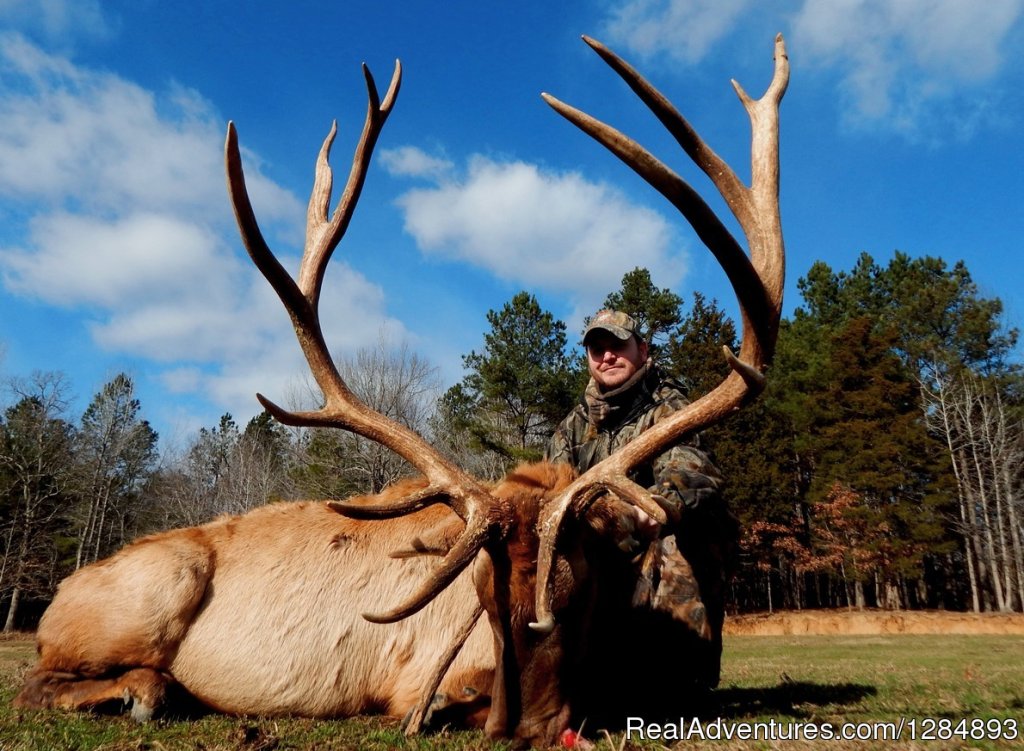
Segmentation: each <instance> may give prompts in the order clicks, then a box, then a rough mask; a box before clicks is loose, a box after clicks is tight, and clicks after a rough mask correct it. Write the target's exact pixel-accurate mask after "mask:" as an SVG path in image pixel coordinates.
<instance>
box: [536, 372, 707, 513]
mask: <svg viewBox="0 0 1024 751" xmlns="http://www.w3.org/2000/svg"><path fill="white" fill-rule="evenodd" d="M608 401H609V403H608V407H609V409H608V414H607V416H606V417H604V419H603V420H601V422H600V424H596V425H595V424H593V423H592V421H591V419H590V417H589V413H590V410H589V409H588V405H587V402H586V400H585V399H584V400H581V401H580V403H579V404H577V405H576V407H575V408H574V409H573V410H572V412H570V413H569V415H568V417H566V418H565V419H564V420H563V421H562V422H561V423H560V424H559V426H558V427H557V428H556V429H555V433H554V435H553V436H552V437H551V441H550V442H549V444H548V448H547V451H546V452H545V458H546V459H547V460H548V461H553V462H566V463H568V464H572V465H573V466H575V467H576V469H577V471H579V472H584V471H586V470H587V469H589V468H590V467H592V466H593V465H595V464H597V463H598V462H599V461H601V460H602V459H604V458H605V457H607V456H609V455H611V454H612V453H614V452H615V451H618V450H619V449H621V448H622V447H623V446H625V445H626V444H627V443H629V442H630V441H632V440H633V439H634V438H636V437H637V436H638V435H640V434H641V433H642V432H644V431H645V430H647V429H648V428H649V427H651V426H652V425H654V424H655V423H657V422H659V421H661V420H663V419H665V418H666V417H667V416H668V415H670V414H672V413H673V412H675V411H677V410H679V409H681V408H682V407H684V406H685V405H686V404H688V403H689V402H688V401H687V399H686V397H685V396H683V392H682V388H681V386H680V385H679V384H678V383H677V382H675V381H673V380H672V379H670V378H667V377H665V375H664V374H663V373H662V372H661V371H660V370H658V369H657V367H655V366H653V365H652V366H651V367H650V369H649V371H648V373H647V375H646V377H644V378H642V379H641V380H640V381H638V382H637V383H636V384H635V385H634V386H633V387H632V388H630V389H629V390H628V391H626V392H625V393H623V394H621V395H618V396H617V397H616V398H614V399H610V400H608ZM632 479H633V480H634V481H635V482H637V483H638V484H640V485H641V486H643V487H645V488H648V489H650V491H651V492H652V493H654V494H655V495H658V496H661V497H662V498H663V499H664V500H665V501H667V502H668V508H666V511H667V512H668V513H669V517H670V519H672V520H673V521H678V520H679V518H680V516H681V515H682V514H683V513H684V512H685V511H687V510H690V509H696V508H698V507H704V508H705V509H706V507H707V506H708V505H709V504H714V503H715V502H716V501H718V500H720V492H721V487H722V476H721V474H720V473H719V471H718V469H717V468H716V467H715V466H714V465H713V464H712V463H711V460H710V459H709V458H708V456H707V454H705V453H704V452H703V451H701V449H700V438H699V436H697V435H691V436H687V437H686V438H684V439H683V441H682V442H680V443H677V444H676V445H675V446H673V447H672V448H670V449H668V450H667V451H665V452H664V453H662V454H661V455H659V456H658V457H656V458H655V459H654V461H653V462H652V463H651V464H650V465H647V466H643V467H640V468H639V469H638V470H637V471H636V472H635V473H634V474H633V477H632Z"/></svg>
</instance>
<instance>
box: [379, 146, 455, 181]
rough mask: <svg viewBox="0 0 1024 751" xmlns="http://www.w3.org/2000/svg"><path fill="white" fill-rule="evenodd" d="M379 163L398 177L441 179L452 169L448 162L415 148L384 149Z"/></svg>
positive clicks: (452, 165)
mask: <svg viewBox="0 0 1024 751" xmlns="http://www.w3.org/2000/svg"><path fill="white" fill-rule="evenodd" d="M380 163H381V165H382V166H383V167H384V169H386V170H387V171H388V173H390V174H392V175H396V176H399V177H426V178H443V177H445V176H446V175H448V174H449V173H450V172H451V171H452V169H453V168H454V166H455V165H454V164H452V163H451V162H450V161H449V160H447V159H444V158H441V157H436V156H431V155H430V154H428V153H427V152H425V151H423V149H419V148H416V147H415V146H402V147H400V148H397V149H384V150H383V151H381V153H380Z"/></svg>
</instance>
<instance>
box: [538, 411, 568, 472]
mask: <svg viewBox="0 0 1024 751" xmlns="http://www.w3.org/2000/svg"><path fill="white" fill-rule="evenodd" d="M571 419H572V416H571V415H570V416H569V417H567V418H566V419H565V420H563V421H562V422H561V423H560V424H559V425H558V427H557V428H555V432H554V434H553V435H552V436H551V440H550V441H548V446H547V448H546V449H545V450H544V459H545V461H549V462H554V463H556V464H571V465H573V466H575V465H576V457H574V456H573V453H572V440H571V439H570V437H569V421H570V420H571Z"/></svg>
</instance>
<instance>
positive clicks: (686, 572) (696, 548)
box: [545, 365, 739, 688]
mask: <svg viewBox="0 0 1024 751" xmlns="http://www.w3.org/2000/svg"><path fill="white" fill-rule="evenodd" d="M592 385H593V384H592ZM688 403H689V402H688V400H687V399H686V397H685V396H683V392H682V388H681V387H680V385H679V384H678V383H676V382H675V381H672V380H671V379H669V378H666V377H665V376H664V375H663V374H662V373H661V372H660V371H659V370H658V369H657V368H656V367H654V366H653V365H651V366H649V368H648V370H647V372H646V373H645V374H644V375H643V376H642V377H641V378H640V379H639V380H638V382H637V383H636V384H635V385H634V386H633V387H632V388H630V389H628V390H627V391H626V392H625V393H623V394H619V395H617V396H616V397H615V399H614V400H613V402H612V403H611V405H610V407H611V410H610V412H608V414H607V416H606V417H604V419H603V420H602V421H601V423H600V424H599V425H594V424H592V421H591V418H590V417H589V415H591V414H594V410H592V409H590V408H589V407H588V404H587V402H586V397H585V398H584V400H583V401H581V403H580V404H578V405H577V406H576V407H575V408H574V409H573V411H572V412H571V413H570V414H569V415H568V417H566V418H565V420H563V421H562V423H561V424H560V425H559V426H558V427H557V428H556V430H555V433H554V435H553V436H552V438H551V441H550V443H549V445H548V448H547V452H546V454H545V458H546V459H548V460H549V461H553V462H566V463H569V464H572V465H573V466H575V467H576V469H577V470H578V471H580V472H584V471H586V470H587V469H589V468H590V467H592V466H593V465H595V464H597V463H598V462H600V461H601V460H602V459H605V458H606V457H608V456H610V455H611V454H612V453H614V452H616V451H618V450H619V449H621V448H622V447H623V446H625V445H626V444H627V443H629V442H630V441H632V440H633V439H634V438H636V437H637V436H638V435H640V434H641V433H643V432H644V431H645V430H647V429H648V428H650V427H651V426H652V425H655V424H657V423H658V422H660V421H661V420H663V419H665V418H666V417H668V416H669V415H671V414H672V413H674V412H676V411H678V410H679V409H681V408H682V407H684V406H685V405H686V404H688ZM632 479H633V480H635V481H636V482H637V483H638V484H640V485H641V486H643V487H645V488H648V489H649V490H650V491H651V493H652V495H653V496H654V498H655V500H656V501H657V502H658V503H659V505H661V506H662V507H663V508H664V509H665V511H666V514H667V516H668V518H669V522H668V523H667V524H666V525H665V526H664V527H663V528H662V530H661V532H660V534H659V537H658V539H656V540H653V541H650V542H648V543H646V545H645V548H644V549H643V550H642V551H641V555H640V556H638V559H637V560H638V580H637V588H636V592H635V594H634V598H633V602H634V606H636V607H644V608H650V609H652V610H656V611H661V612H665V613H667V614H669V615H670V616H671V617H672V618H673V619H674V620H676V621H678V622H682V623H685V624H686V625H687V626H688V628H689V629H690V631H692V632H693V634H694V636H695V637H696V639H695V640H694V641H695V645H688V646H687V647H686V648H687V649H690V650H692V653H693V661H692V662H691V663H690V665H691V667H692V671H693V674H692V675H691V676H689V677H690V678H691V679H692V681H693V683H694V685H696V686H699V687H702V688H712V687H714V686H716V685H717V684H718V680H719V672H720V663H721V651H722V623H723V620H724V617H725V587H726V583H727V581H728V577H729V575H730V573H731V569H732V563H733V561H734V558H735V555H736V549H737V544H738V540H739V524H738V523H737V521H736V519H735V517H734V516H733V515H732V514H731V513H730V512H729V509H728V507H727V505H726V503H725V501H724V499H723V498H722V495H721V490H722V485H723V478H722V475H721V474H720V473H719V471H718V469H717V468H716V467H715V466H714V464H712V462H711V460H710V459H709V458H708V456H707V454H705V453H704V452H703V451H702V450H701V449H700V439H699V437H698V436H697V435H692V436H687V437H685V438H684V439H683V441H681V442H680V443H678V444H676V445H675V446H673V447H672V448H670V449H668V450H667V451H665V452H664V453H662V454H661V455H659V456H658V457H656V458H655V459H654V461H653V462H652V463H651V464H650V465H648V466H645V467H641V468H640V469H639V470H638V471H637V472H635V473H634V475H633V477H632ZM616 500H617V499H616ZM618 502H619V503H621V501H618ZM627 542H628V543H630V544H620V547H621V548H623V549H629V548H631V547H633V546H634V545H635V541H633V540H632V539H629V540H627Z"/></svg>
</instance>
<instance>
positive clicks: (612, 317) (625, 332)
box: [583, 309, 640, 344]
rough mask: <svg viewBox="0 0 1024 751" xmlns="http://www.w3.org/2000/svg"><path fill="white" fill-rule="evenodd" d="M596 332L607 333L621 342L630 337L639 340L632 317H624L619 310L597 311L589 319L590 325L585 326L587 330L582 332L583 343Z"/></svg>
mask: <svg viewBox="0 0 1024 751" xmlns="http://www.w3.org/2000/svg"><path fill="white" fill-rule="evenodd" d="M597 330H601V331H607V332H609V333H611V334H613V335H614V336H616V337H618V338H619V339H622V340H623V341H625V340H626V339H629V337H631V336H635V337H637V338H638V339H639V338H640V334H639V333H638V332H637V322H636V321H635V320H634V319H633V318H632V316H628V315H626V314H625V313H623V312H622V311H621V310H607V309H606V310H599V311H597V313H595V314H594V317H593V318H591V319H590V325H589V326H587V330H586V331H585V332H583V343H584V344H586V343H587V337H589V336H590V334H591V333H592V332H594V331H597Z"/></svg>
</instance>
